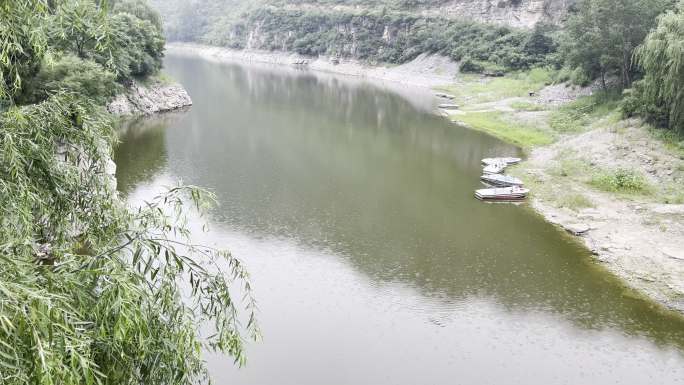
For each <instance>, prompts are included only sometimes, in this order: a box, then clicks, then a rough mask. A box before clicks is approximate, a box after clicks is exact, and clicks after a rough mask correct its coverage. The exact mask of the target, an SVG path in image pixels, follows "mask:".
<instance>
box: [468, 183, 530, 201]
mask: <svg viewBox="0 0 684 385" xmlns="http://www.w3.org/2000/svg"><path fill="white" fill-rule="evenodd" d="M529 192H530V190H529V189H526V188H522V187H517V186H513V187H501V188H485V189H480V190H475V197H476V198H477V199H480V200H492V201H520V200H523V199H525V198H526V197H527V194H529Z"/></svg>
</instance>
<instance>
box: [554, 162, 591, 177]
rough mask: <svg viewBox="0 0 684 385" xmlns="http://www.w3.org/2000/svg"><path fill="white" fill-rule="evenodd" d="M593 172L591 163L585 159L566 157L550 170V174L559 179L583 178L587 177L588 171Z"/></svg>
mask: <svg viewBox="0 0 684 385" xmlns="http://www.w3.org/2000/svg"><path fill="white" fill-rule="evenodd" d="M588 170H591V165H590V164H589V162H587V161H585V160H583V159H577V158H572V157H566V158H563V159H560V160H559V162H558V165H557V166H554V167H553V168H551V169H550V170H549V173H550V174H551V175H553V176H558V177H571V178H572V177H582V176H586V175H587V171H588Z"/></svg>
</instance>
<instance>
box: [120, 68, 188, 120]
mask: <svg viewBox="0 0 684 385" xmlns="http://www.w3.org/2000/svg"><path fill="white" fill-rule="evenodd" d="M191 105H192V99H191V98H190V95H188V92H187V91H186V90H185V88H183V86H181V85H180V84H177V83H175V82H173V81H170V80H168V79H166V78H164V77H163V76H155V77H152V78H150V79H148V80H147V81H145V82H143V83H141V82H138V81H133V82H132V84H130V85H128V86H126V88H125V90H124V92H122V93H121V94H119V95H117V96H116V97H115V98H114V100H112V101H111V102H109V103H108V104H107V111H109V113H111V114H112V115H116V116H121V117H125V116H136V115H152V114H156V113H161V112H169V111H174V110H178V109H180V108H184V107H188V106H191Z"/></svg>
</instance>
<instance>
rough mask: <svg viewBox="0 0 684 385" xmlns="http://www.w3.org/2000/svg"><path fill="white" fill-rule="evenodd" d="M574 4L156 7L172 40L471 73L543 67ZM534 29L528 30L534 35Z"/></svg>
mask: <svg viewBox="0 0 684 385" xmlns="http://www.w3.org/2000/svg"><path fill="white" fill-rule="evenodd" d="M569 1H572V0H542V1H536V0H500V1H498V2H495V1H493V0H450V1H445V0H367V1H360V0H347V1H343V0H299V1H297V0H291V1H286V0H261V1H245V0H192V1H189V2H183V3H182V4H181V3H179V0H172V1H162V0H155V1H154V3H155V5H156V6H157V7H158V9H159V10H160V12H161V13H162V15H164V18H165V22H166V25H167V31H166V32H167V36H168V37H169V39H170V40H172V41H173V40H177V41H190V42H201V43H207V44H211V45H216V46H222V47H229V48H234V49H250V50H268V51H286V52H296V53H298V54H302V55H309V56H328V57H349V58H354V59H360V60H363V61H366V62H370V63H378V62H385V63H405V62H408V61H410V60H413V59H415V58H416V57H417V56H418V55H420V54H424V53H427V54H440V55H443V56H446V57H449V58H451V59H452V60H454V61H459V62H462V64H463V67H462V68H463V70H466V71H472V72H483V71H493V72H497V71H505V70H516V69H525V68H529V67H533V66H536V65H540V64H546V63H547V60H548V58H547V56H548V54H549V53H552V52H554V51H555V42H554V41H553V38H552V36H553V31H554V29H555V26H556V25H557V23H559V22H560V21H561V20H562V19H563V17H564V16H565V14H566V10H567V7H568V6H569V4H568V2H569ZM532 28H533V29H532Z"/></svg>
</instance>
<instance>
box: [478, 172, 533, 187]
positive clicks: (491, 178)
mask: <svg viewBox="0 0 684 385" xmlns="http://www.w3.org/2000/svg"><path fill="white" fill-rule="evenodd" d="M480 179H481V180H482V181H483V182H485V183H487V184H491V185H494V186H501V187H512V186H518V187H520V186H522V185H523V181H521V180H520V179H518V178H516V177H514V176H510V175H502V174H484V175H482V176H481V177H480Z"/></svg>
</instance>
